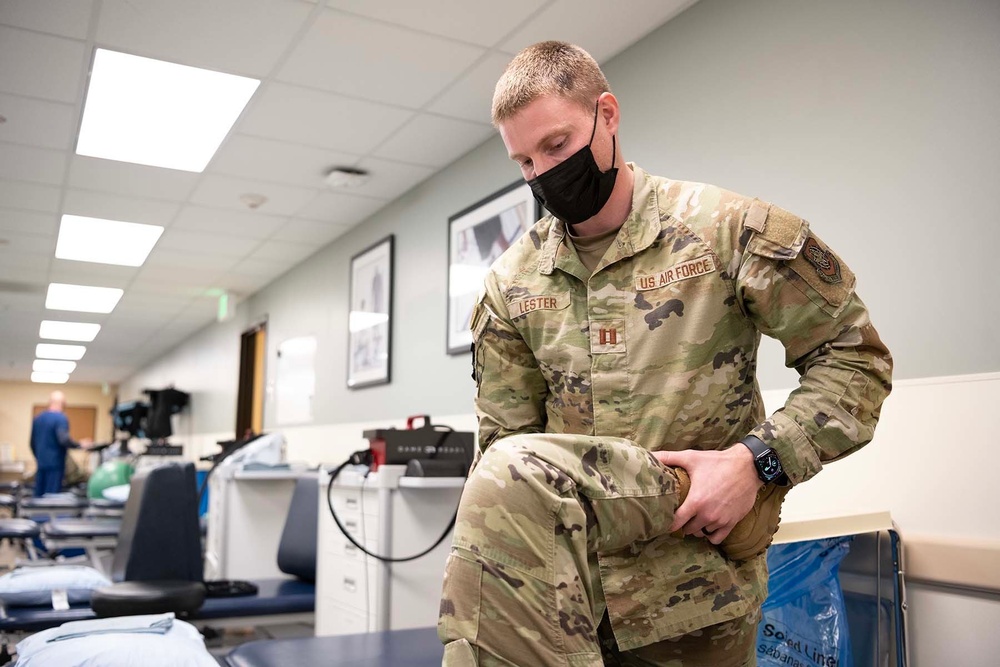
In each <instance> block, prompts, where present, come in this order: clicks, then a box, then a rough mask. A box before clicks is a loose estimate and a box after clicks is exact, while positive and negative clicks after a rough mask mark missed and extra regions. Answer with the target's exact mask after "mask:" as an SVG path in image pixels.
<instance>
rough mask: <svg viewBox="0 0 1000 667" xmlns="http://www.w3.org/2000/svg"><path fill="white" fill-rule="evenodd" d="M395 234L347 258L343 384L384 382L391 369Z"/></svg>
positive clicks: (387, 380) (357, 384)
mask: <svg viewBox="0 0 1000 667" xmlns="http://www.w3.org/2000/svg"><path fill="white" fill-rule="evenodd" d="M394 246H395V237H394V236H393V235H392V234H390V235H389V236H387V237H385V238H384V239H382V240H381V241H378V242H377V243H374V244H373V245H371V246H369V247H367V248H365V249H364V250H362V251H361V252H359V253H358V254H356V255H354V256H353V257H351V265H350V271H351V273H350V287H349V289H348V294H349V297H348V298H349V301H348V308H349V312H348V318H347V320H348V326H347V328H348V335H347V350H348V352H347V386H348V387H349V388H351V389H360V388H362V387H371V386H374V385H380V384H388V383H389V381H390V379H391V371H392V291H393V290H392V283H393V258H394V250H395V247H394Z"/></svg>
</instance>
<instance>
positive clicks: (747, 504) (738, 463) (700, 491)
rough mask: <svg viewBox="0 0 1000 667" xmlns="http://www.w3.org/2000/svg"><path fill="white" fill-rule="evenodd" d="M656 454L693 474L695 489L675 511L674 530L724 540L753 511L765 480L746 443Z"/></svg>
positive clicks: (666, 463) (717, 542)
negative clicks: (719, 448) (727, 446)
mask: <svg viewBox="0 0 1000 667" xmlns="http://www.w3.org/2000/svg"><path fill="white" fill-rule="evenodd" d="M653 456H655V457H656V459H657V460H659V462H660V463H662V464H664V465H668V466H675V467H678V468H684V470H686V471H687V473H688V476H689V477H690V478H691V490H690V491H689V492H688V495H687V498H685V499H684V502H683V503H682V504H681V506H680V507H678V508H677V511H676V512H675V513H674V522H673V524H671V526H670V532H675V531H678V530H683V532H684V534H685V535H695V536H697V537H705V538H707V539H708V541H709V542H711V543H712V544H721V543H722V541H723V540H724V539H726V537H727V536H728V535H729V533H730V531H732V529H733V526H735V525H736V524H737V523H738V522H739V520H740V519H742V518H743V517H744V516H746V515H747V513H748V512H750V509H751V508H752V507H753V503H754V500H755V499H756V497H757V491H758V490H759V489H760V487H761V485H762V484H763V483H762V482H761V481H760V478H759V477H757V471H756V470H755V469H754V464H753V455H752V454H751V453H750V450H749V449H747V448H746V447H744V446H743V445H737V446H734V447H730V448H729V449H725V450H722V451H699V450H694V449H688V450H685V451H681V452H653Z"/></svg>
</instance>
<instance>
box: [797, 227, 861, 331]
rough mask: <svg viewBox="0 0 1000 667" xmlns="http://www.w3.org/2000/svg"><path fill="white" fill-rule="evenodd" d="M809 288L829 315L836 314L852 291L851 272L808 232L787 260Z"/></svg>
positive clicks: (854, 279) (853, 278)
mask: <svg viewBox="0 0 1000 667" xmlns="http://www.w3.org/2000/svg"><path fill="white" fill-rule="evenodd" d="M788 268H790V269H791V270H792V271H794V272H795V273H796V274H797V275H798V276H799V277H800V278H801V279H802V280H803V281H804V282H805V283H806V284H807V285H809V287H811V288H812V289H813V290H815V292H816V293H817V294H819V295H820V296H821V297H822V299H823V301H824V302H825V303H817V305H819V306H820V307H822V308H823V310H825V311H826V312H828V313H829V314H830V315H833V316H836V315H838V314H840V311H841V310H842V309H843V307H844V306H845V305H846V304H847V302H848V301H849V300H850V298H851V295H853V294H854V285H855V282H856V280H857V279H856V278H855V276H854V272H853V271H851V269H850V268H848V267H847V265H846V264H844V263H843V262H842V261H841V259H840V258H839V257H837V255H836V254H835V253H834V252H833V251H832V250H830V248H829V247H827V245H826V244H825V243H823V242H822V241H821V240H819V239H818V238H816V237H815V236H814V235H812V234H810V235H809V237H808V238H807V239H806V242H805V244H804V245H803V248H802V252H801V253H799V255H798V257H796V258H794V259H793V260H792V261H790V262H788Z"/></svg>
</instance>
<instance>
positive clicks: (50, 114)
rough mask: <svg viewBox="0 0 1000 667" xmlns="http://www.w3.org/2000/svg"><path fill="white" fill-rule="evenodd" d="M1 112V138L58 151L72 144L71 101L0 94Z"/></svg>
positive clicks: (1, 139)
mask: <svg viewBox="0 0 1000 667" xmlns="http://www.w3.org/2000/svg"><path fill="white" fill-rule="evenodd" d="M0 6H2V5H0ZM0 115H2V116H4V117H5V118H6V119H7V122H5V123H3V124H2V125H0V141H9V142H11V143H15V144H26V145H28V146H39V147H42V148H58V149H61V150H70V149H71V148H72V147H73V141H74V137H73V134H74V131H75V129H76V128H75V123H76V119H75V111H74V109H73V106H72V105H70V104H60V103H58V102H46V101H44V100H33V99H28V98H27V97H19V96H17V95H7V94H3V93H0Z"/></svg>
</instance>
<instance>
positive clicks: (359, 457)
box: [326, 426, 458, 563]
mask: <svg viewBox="0 0 1000 667" xmlns="http://www.w3.org/2000/svg"><path fill="white" fill-rule="evenodd" d="M443 428H444V429H446V430H444V431H443V432H442V433H441V439H440V440H438V442H437V444H436V445H434V455H437V450H438V448H439V447H440V446H441V445H442V444H443V443H444V441H445V439H446V438H447V437H448V434H449V433H452V432H453V429H452V428H451V427H448V426H444V427H443ZM371 459H372V453H371V450H370V449H362V450H360V451H357V452H354V453H353V454H351V456H350V457H349V458H348V459H347V460H346V461H344V462H343V463H341V464H340V465H339V466H337V468H336V469H335V470H334V471H333V473H332V474H331V475H330V481H329V483H327V485H326V506H327V507H329V508H330V516H332V517H333V521H334V523H336V524H337V528H339V529H340V532H341V533H343V534H344V537H346V538H347V539H348V541H350V543H351V544H353V545H354V546H356V547H357V548H358V549H361V551H362V552H364V553H365V554H367V555H369V556H371V557H372V558H374V559H376V560H380V561H382V562H384V563H405V562H406V561H411V560H416V559H418V558H423V557H424V556H426V555H427V554H429V553H430V552H432V551H434V549H436V548H437V546H438V545H439V544H441V543H442V542H444V540H445V538H446V537H448V535H449V534H450V533H451V530H452V528H454V527H455V521H457V520H458V508H457V507H456V508H455V513H454V514H453V515H452V516H451V521H449V522H448V527H447V528H445V531H444V533H442V534H441V537H439V538H438V539H437V541H436V542H435V543H434V544H432V545H431V546H430V547H428V548H427V549H424V550H423V551H421V552H420V553H418V554H414V555H413V556H406V557H404V558H393V557H391V556H382V555H379V554H375V553H372V552H371V551H368V549H366V548H365V547H364V546H362V545H360V544H358V542H357V540H355V539H354V538H353V537H351V534H350V533H348V532H347V529H346V528H344V525H343V524H342V523H340V519H339V518H338V517H337V512H336V510H334V509H333V500H332V498H331V497H330V494H331V493H332V492H333V483H334V481H336V479H337V476H338V475H340V473H341V472H342V471H343V470H344V468H346V467H347V466H349V465H368V466H371ZM361 520H362V521H364V520H365V519H364V516H362V517H361Z"/></svg>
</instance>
